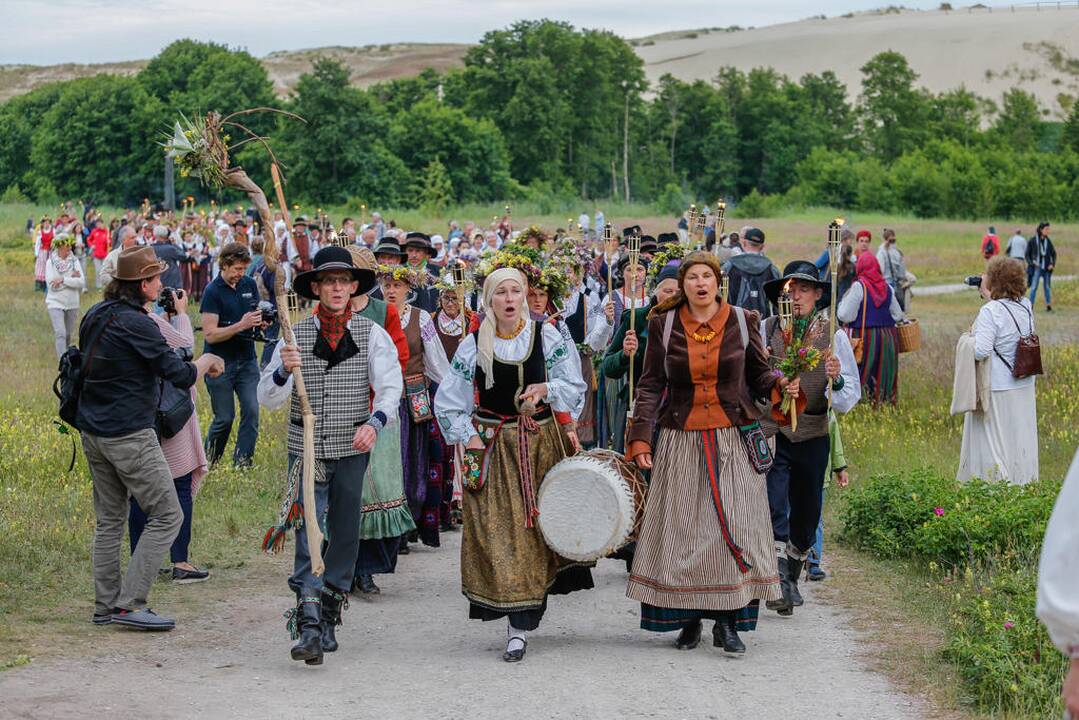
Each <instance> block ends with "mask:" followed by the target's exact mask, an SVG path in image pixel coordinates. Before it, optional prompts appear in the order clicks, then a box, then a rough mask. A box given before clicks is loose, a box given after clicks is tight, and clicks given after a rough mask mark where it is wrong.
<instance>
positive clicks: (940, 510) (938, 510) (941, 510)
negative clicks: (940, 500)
mask: <svg viewBox="0 0 1079 720" xmlns="http://www.w3.org/2000/svg"><path fill="white" fill-rule="evenodd" d="M933 512H934V513H936V515H937V517H944V508H942V507H939V506H938V507H935V508H933Z"/></svg>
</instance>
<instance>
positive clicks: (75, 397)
mask: <svg viewBox="0 0 1079 720" xmlns="http://www.w3.org/2000/svg"><path fill="white" fill-rule="evenodd" d="M113 304H115V303H114V302H109V303H107V304H106V306H105V307H107V306H111V305H113ZM101 310H104V307H102V308H100V309H99V312H100V311H101ZM115 318H116V313H110V314H109V319H108V320H107V321H105V324H104V325H103V326H102V328H101V330H99V331H98V333H97V336H96V337H95V338H94V339H93V341H91V342H90V347H89V350H88V351H87V354H86V359H85V370H84V369H83V368H84V363H83V356H82V351H81V350H80V349H79V348H77V347H75V346H74V345H72V346H71V347H69V348H68V349H67V350H66V351H64V354H63V355H61V356H60V364H59V367H58V368H57V370H58V374H57V375H56V379H55V380H53V383H52V392H53V394H54V395H56V398H57V399H58V400H59V401H60V409H59V414H60V419H61V420H63V421H64V422H65V423H67V424H68V425H70V426H71V427H73V428H76V429H78V425H77V424H76V423H75V418H76V417H77V416H78V414H79V395H80V394H81V393H82V381H83V378H84V377H85V376H86V375H87V374H88V373H89V372H90V366H91V365H92V364H93V361H94V350H96V349H97V343H98V340H100V339H101V335H102V334H103V333H104V332H105V329H106V328H108V327H109V325H111V324H112V321H113V320H114V319H115ZM83 322H86V319H85V318H83Z"/></svg>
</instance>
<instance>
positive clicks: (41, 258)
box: [34, 218, 56, 292]
mask: <svg viewBox="0 0 1079 720" xmlns="http://www.w3.org/2000/svg"><path fill="white" fill-rule="evenodd" d="M54 237H56V229H55V228H54V227H53V226H52V223H51V222H49V219H48V218H41V224H40V225H38V228H37V232H36V233H34V289H35V290H40V291H41V292H45V291H46V284H45V263H46V261H47V260H48V259H49V255H50V254H51V252H52V241H53V238H54Z"/></svg>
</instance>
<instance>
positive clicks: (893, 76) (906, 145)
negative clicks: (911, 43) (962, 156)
mask: <svg viewBox="0 0 1079 720" xmlns="http://www.w3.org/2000/svg"><path fill="white" fill-rule="evenodd" d="M861 70H862V76H863V77H862V98H861V111H862V118H863V121H862V132H863V133H864V135H865V138H866V140H867V142H868V144H869V147H870V148H871V149H872V150H873V152H874V153H875V154H876V155H877V157H879V158H881V159H883V160H885V161H891V160H894V159H896V158H898V157H899V156H900V155H902V154H903V153H904V152H906V151H907V150H912V149H914V148H916V147H918V146H919V145H921V144H922V142H923V140H924V139H925V135H926V119H927V117H928V114H929V113H928V111H929V108H928V105H929V99H928V95H927V94H926V93H925V92H923V91H919V90H917V89H916V88H915V87H914V83H915V81H916V80H917V79H918V74H917V73H916V72H914V71H913V70H912V69H911V68H910V65H908V64H907V59H906V58H905V57H903V55H901V54H900V53H897V52H894V51H891V50H889V51H886V52H882V53H879V54H878V55H876V56H874V57H873V58H872V59H871V60H870V61H869V62H867V63H866V64H865V65H863V66H862V68H861Z"/></svg>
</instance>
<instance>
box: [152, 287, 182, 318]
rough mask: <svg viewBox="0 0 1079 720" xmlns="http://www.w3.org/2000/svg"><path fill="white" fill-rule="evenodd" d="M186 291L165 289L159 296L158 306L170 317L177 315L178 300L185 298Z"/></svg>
mask: <svg viewBox="0 0 1079 720" xmlns="http://www.w3.org/2000/svg"><path fill="white" fill-rule="evenodd" d="M183 296H184V291H183V290H177V289H176V288H171V287H163V288H161V293H160V294H159V295H158V296H157V306H158V307H159V308H161V309H162V310H164V311H165V312H167V313H168V314H169V315H175V314H176V298H178V297H183Z"/></svg>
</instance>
